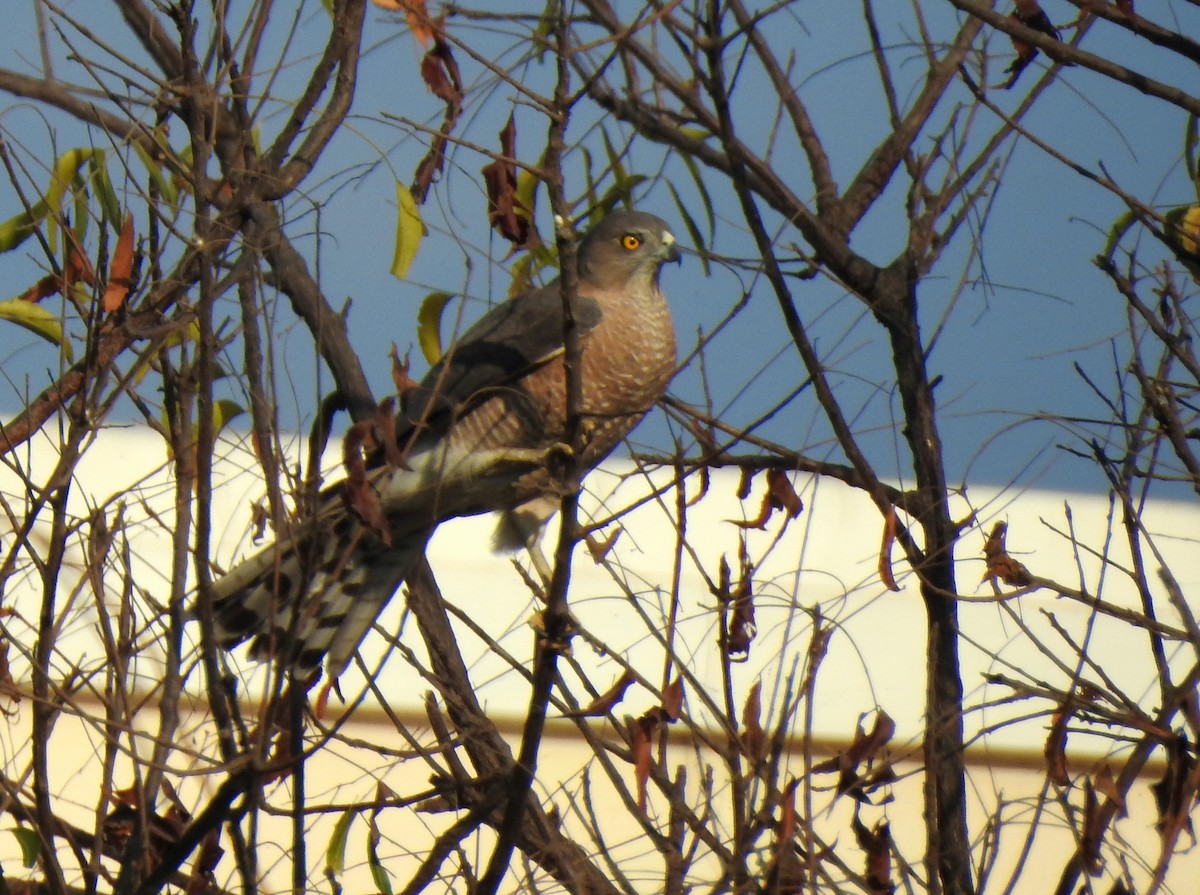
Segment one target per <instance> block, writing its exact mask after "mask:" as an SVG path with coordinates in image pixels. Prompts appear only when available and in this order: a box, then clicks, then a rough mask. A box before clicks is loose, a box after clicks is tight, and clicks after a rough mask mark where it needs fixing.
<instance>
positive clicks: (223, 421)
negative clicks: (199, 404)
mask: <svg viewBox="0 0 1200 895" xmlns="http://www.w3.org/2000/svg"><path fill="white" fill-rule="evenodd" d="M245 412H246V409H245V408H244V407H242V405H241V404H239V403H238V402H237V401H231V400H230V399H229V398H221V399H219V400H218V401H217V403H216V404H215V405H213V435H214V436H215V435H220V434H221V432H222V431H223V430H224V429H225V427H226V426H228V425H229V424H230V423H231V422H233V421H234V420H235V419H237V418H238V417H239V416H241V415H242V414H243V413H245Z"/></svg>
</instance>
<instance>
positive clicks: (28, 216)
mask: <svg viewBox="0 0 1200 895" xmlns="http://www.w3.org/2000/svg"><path fill="white" fill-rule="evenodd" d="M49 210H50V206H49V205H47V204H46V200H45V199H39V200H38V202H37V203H36V204H35V205H34V206H33V207H32V208H30V209H29V210H28V211H22V212H21V213H20V214H18V215H14V216H13V217H11V218H9V219H8V220H7V221H5V222H4V223H2V224H0V252H11V251H12V250H13V249H15V248H16V247H17V246H19V245H20V244H21V243H23V242H24V241H25V240H27V239H28V238H29V237H31V236H32V235H33V234H34V231H35V230H37V226H38V224H39V223H40V222H41V220H42V218H44V217H45V216H46V213H47V212H48V211H49Z"/></svg>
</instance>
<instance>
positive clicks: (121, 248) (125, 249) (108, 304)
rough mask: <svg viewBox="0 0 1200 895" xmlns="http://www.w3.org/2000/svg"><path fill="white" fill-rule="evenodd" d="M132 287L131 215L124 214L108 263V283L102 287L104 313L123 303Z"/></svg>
mask: <svg viewBox="0 0 1200 895" xmlns="http://www.w3.org/2000/svg"><path fill="white" fill-rule="evenodd" d="M132 288H133V215H132V214H126V215H125V223H124V224H122V225H121V235H120V236H119V237H117V244H116V246H115V247H114V248H113V253H112V261H111V262H110V263H109V265H108V285H107V286H106V287H105V289H104V299H103V301H102V305H103V307H104V312H105V313H106V314H111V313H113V312H114V311H116V310H117V309H118V308H119V307H121V305H123V304H124V303H125V299H126V298H127V297H128V295H129V290H130V289H132Z"/></svg>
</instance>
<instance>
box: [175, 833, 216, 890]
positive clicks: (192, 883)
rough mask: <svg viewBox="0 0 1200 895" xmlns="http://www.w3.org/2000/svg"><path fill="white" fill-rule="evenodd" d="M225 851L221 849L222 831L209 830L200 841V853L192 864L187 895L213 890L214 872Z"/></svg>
mask: <svg viewBox="0 0 1200 895" xmlns="http://www.w3.org/2000/svg"><path fill="white" fill-rule="evenodd" d="M224 854H225V850H224V849H223V848H221V831H220V829H218V828H214V829H211V830H209V831H208V832H207V833H206V834H205V836H204V838H203V839H202V840H201V841H200V851H199V853H198V854H197V855H196V860H195V861H194V862H193V863H192V872H191V874H190V875H189V876H188V882H187V888H186V889H185V893H186V895H202V893H205V892H210V891H212V890H213V886H212V880H211V876H212V872H213V871H214V870H216V869H217V864H219V863H220V861H221V857H222V856H223V855H224Z"/></svg>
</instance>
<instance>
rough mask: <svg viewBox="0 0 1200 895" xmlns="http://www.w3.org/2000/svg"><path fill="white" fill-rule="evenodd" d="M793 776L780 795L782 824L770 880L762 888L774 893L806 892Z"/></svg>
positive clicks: (776, 894)
mask: <svg viewBox="0 0 1200 895" xmlns="http://www.w3.org/2000/svg"><path fill="white" fill-rule="evenodd" d="M798 782H799V781H797V780H796V779H795V778H793V779H792V780H790V781H789V782H788V784H787V786H785V787H784V790H783V794H782V796H781V799H780V812H779V827H778V833H777V835H776V838H775V848H774V852H773V854H772V855H771V862H770V864H769V865H768V866H767V872H766V881H765V885H764V886H763V887H762V889H761V891H763V892H769V893H771V895H803V892H804V891H805V888H804V882H805V876H804V865H803V864H802V863H801V862H800V857H799V855H797V854H796V849H795V848H794V846H793V844H792V842H793V840H794V839H795V838H796V785H797V783H798Z"/></svg>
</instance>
